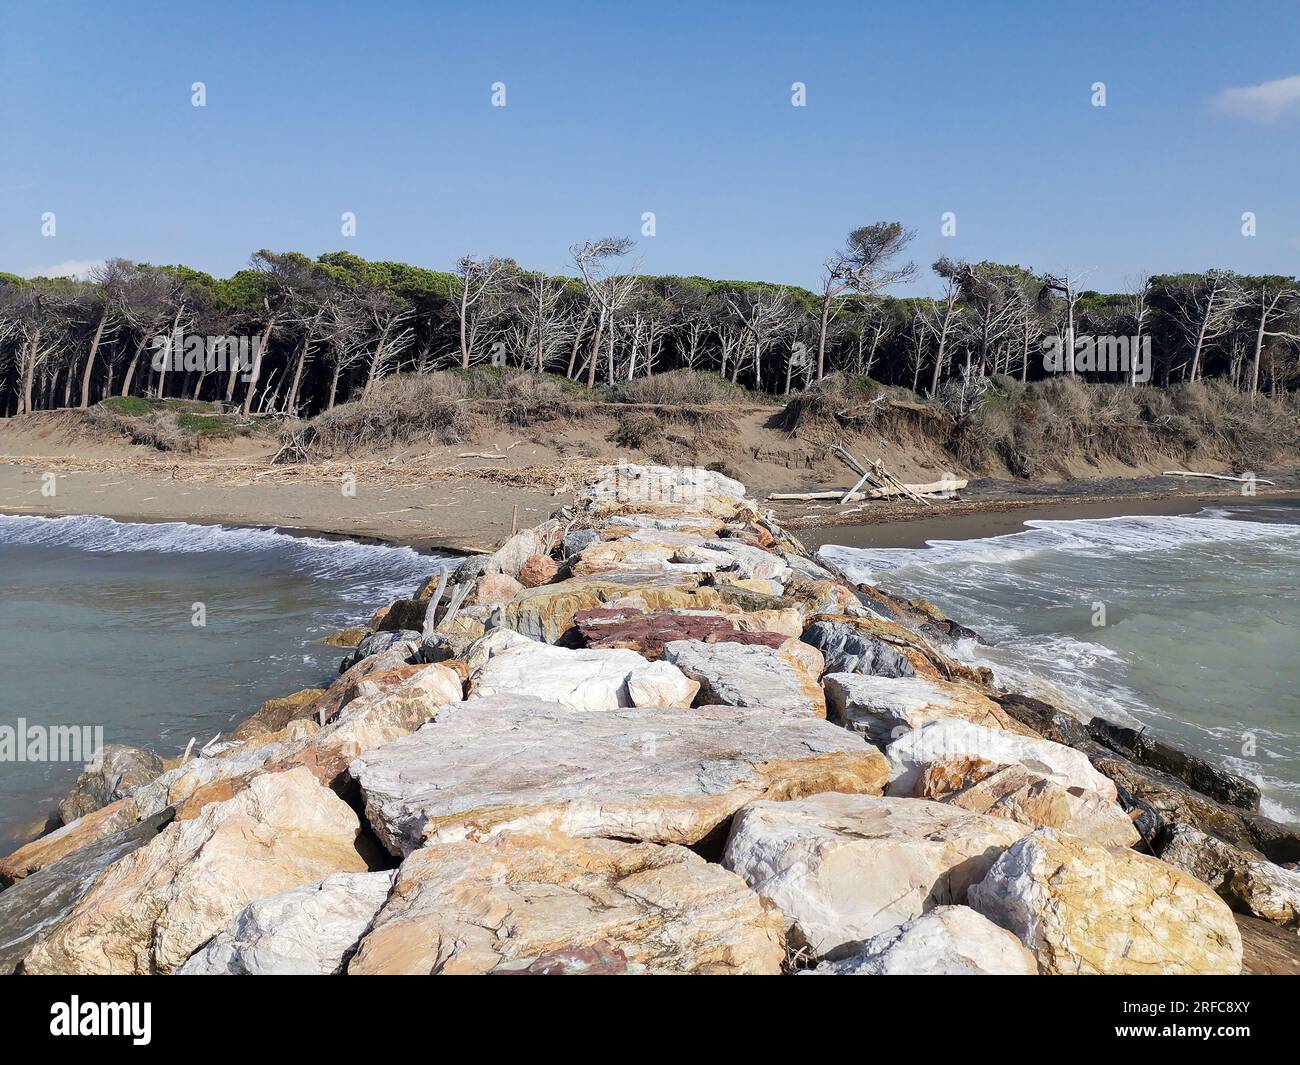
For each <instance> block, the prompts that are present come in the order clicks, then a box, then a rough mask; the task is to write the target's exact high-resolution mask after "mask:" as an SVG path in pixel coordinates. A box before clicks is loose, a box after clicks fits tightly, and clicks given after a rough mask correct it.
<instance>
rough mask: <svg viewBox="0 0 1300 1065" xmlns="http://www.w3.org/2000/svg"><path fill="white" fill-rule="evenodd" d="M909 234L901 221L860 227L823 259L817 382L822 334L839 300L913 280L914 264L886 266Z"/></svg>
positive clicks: (821, 371)
mask: <svg viewBox="0 0 1300 1065" xmlns="http://www.w3.org/2000/svg"><path fill="white" fill-rule="evenodd" d="M913 235H914V234H913V232H912V231H911V230H908V229H904V228H903V224H902V223H901V222H877V223H875V224H874V225H870V226H861V227H860V228H858V229H855V230H853V232H852V233H850V234H849V236H848V240H847V242H846V244H845V247H844V248H843V250H841V251H838V252H836V253H835V254H834V255H832V256H831V257H830V258H829V259H827V260H826V263H825V266H824V268H823V270H822V291H821V307H820V317H819V320H818V328H817V380H819V381H820V380H821V379H822V378H823V377H824V376H826V332H827V329H828V328H829V326H830V323H831V319H833V318H834V317H835V315H836V314H838V313H839V308H840V297H841V296H843V295H844V293H846V292H856V293H858V294H859V295H863V296H871V295H874V294H875V293H877V292H880V291H881V290H882V289H885V288H887V287H889V286H890V285H896V284H900V283H901V282H904V281H910V280H911V279H912V278H914V277H915V276H916V266H915V264H913V263H907V264H906V265H905V266H901V267H894V266H891V265H890V263H891V262H892V260H893V259H895V258H896V257H897V256H898V255H900V254H901V253H902V252H903V250H904V249H905V248H906V247H907V245H908V244H909V243H911V240H912V237H913Z"/></svg>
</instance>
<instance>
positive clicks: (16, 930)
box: [0, 807, 176, 975]
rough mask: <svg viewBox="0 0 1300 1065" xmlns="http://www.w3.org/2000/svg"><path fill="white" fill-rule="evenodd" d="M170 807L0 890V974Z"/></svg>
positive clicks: (162, 822) (157, 825) (153, 830)
mask: <svg viewBox="0 0 1300 1065" xmlns="http://www.w3.org/2000/svg"><path fill="white" fill-rule="evenodd" d="M175 813H176V811H175V810H173V809H172V808H171V807H168V808H167V809H166V810H163V811H161V812H160V813H156V814H154V815H153V816H152V817H150V818H147V819H145V820H144V821H141V822H140V823H139V824H137V825H132V826H131V827H130V828H125V829H123V830H122V831H121V832H115V833H114V834H113V835H111V836H105V837H104V838H103V839H98V840H95V841H94V842H93V843H88V844H87V845H86V846H84V847H82V848H81V849H80V850H78V851H76V852H74V853H72V854H69V855H68V856H67V857H65V858H60V859H59V860H58V861H57V862H55V863H54V864H53V865H47V866H46V867H45V868H44V869H40V870H37V871H36V872H35V873H32V875H31V876H27V877H24V878H23V879H22V880H19V881H18V882H17V883H16V884H14V885H13V886H12V887H8V888H5V890H4V891H0V974H4V975H8V974H10V973H12V972H14V970H15V969H16V968H17V967H18V965H19V963H20V962H21V961H22V960H23V958H24V957H26V956H27V954H28V952H29V951H30V950H31V949H32V947H34V946H35V945H36V943H37V941H38V940H39V939H40V938H41V937H42V936H43V935H46V934H48V933H49V932H50V931H51V930H52V929H53V928H54V927H55V926H56V925H57V924H58V923H59V922H60V921H62V920H63V919H64V918H65V917H66V916H67V915H68V914H69V913H70V912H71V911H72V908H73V907H74V906H75V905H76V904H77V903H78V902H79V901H80V899H81V897H82V896H83V895H84V894H85V893H86V892H87V891H89V890H90V887H91V885H92V884H94V882H95V881H96V880H97V879H98V878H99V876H100V874H101V873H103V872H104V870H105V869H107V868H108V867H109V866H110V865H112V864H113V863H114V862H116V861H117V860H118V859H120V858H124V857H126V855H128V854H130V853H131V852H132V851H133V850H135V849H136V848H137V847H142V846H144V845H145V844H146V843H148V842H149V841H150V840H151V839H153V838H154V836H156V835H157V834H158V833H159V832H161V831H162V830H163V829H164V828H166V827H167V825H168V823H170V821H171V819H172V818H173V817H174V816H175Z"/></svg>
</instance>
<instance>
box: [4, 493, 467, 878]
mask: <svg viewBox="0 0 1300 1065" xmlns="http://www.w3.org/2000/svg"><path fill="white" fill-rule="evenodd" d="M446 562H447V559H446V558H445V557H438V556H429V555H422V554H418V553H417V552H415V551H413V550H411V549H410V548H404V547H389V546H384V545H378V544H362V543H355V542H351V541H344V540H327V539H322V538H318V537H306V536H294V535H289V534H286V533H284V532H280V531H274V530H269V529H241V528H224V527H221V526H203V525H189V524H184V523H177V522H167V523H158V524H129V523H120V522H115V521H110V520H109V519H107V518H100V517H67V518H37V517H12V516H3V515H0V727H5V726H8V727H10V728H11V729H12V728H15V727H16V725H17V723H18V721H19V719H22V721H23V722H24V724H25V726H26V727H27V728H28V729H30V728H32V727H35V728H37V729H38V730H39V729H47V730H48V729H51V728H53V727H56V726H64V727H80V726H90V727H95V726H99V727H101V728H102V736H103V741H104V742H105V743H126V744H132V745H134V746H141V747H149V748H151V749H153V750H155V751H157V752H158V753H160V754H164V755H176V754H179V753H180V752H181V751H183V750H184V749H185V746H186V745H187V744H188V743H189V741H190V738H191V737H194V738H195V740H196V746H201V745H203V744H204V743H206V742H208V741H209V740H210V739H212V738H213V736H215V735H216V734H217V733H219V732H227V731H229V730H230V729H231V728H232V726H234V725H235V724H236V723H238V722H239V721H240V720H241V719H243V718H244V717H246V716H247V715H248V714H249V713H251V712H252V711H253V710H256V709H257V707H258V706H259V705H260V704H261V703H262V702H263V701H265V700H266V699H269V698H272V697H275V696H281V695H287V694H289V693H290V692H293V691H295V690H297V689H300V688H306V687H317V686H323V685H325V684H328V683H329V681H330V680H331V678H332V677H334V676H335V675H337V669H338V662H339V659H340V658H341V657H342V656H343V655H345V654H347V653H348V652H347V651H345V650H340V649H338V648H334V647H328V646H325V645H323V644H321V643H320V642H318V641H319V640H320V639H321V638H322V637H323V636H325V635H327V634H328V633H330V632H331V631H333V630H335V629H338V628H341V627H343V626H346V625H352V624H356V623H357V622H359V621H361V620H363V619H365V618H366V617H368V616H369V615H370V613H372V612H373V610H374V608H375V607H376V606H378V605H381V604H383V603H386V602H388V601H389V600H391V599H394V598H397V597H399V596H402V595H409V594H410V593H411V592H412V591H413V590H414V588H415V587H416V586H417V585H418V584H419V582H420V581H421V580H423V578H425V577H426V576H428V575H429V574H430V573H434V572H436V571H437V570H438V569H439V568H440V567H441V566H443V565H445V564H446ZM82 768H83V766H82V765H80V764H77V763H75V762H71V761H52V760H49V758H48V756H47V757H45V759H44V760H37V761H29V760H23V761H17V760H5V761H0V854H5V853H8V852H9V851H10V850H11V849H12V848H13V847H14V846H15V845H16V844H17V843H18V842H21V841H22V840H23V839H25V838H26V837H27V836H29V835H30V834H31V830H32V829H33V828H34V826H35V825H36V824H37V823H39V822H42V821H44V820H45V819H46V817H47V816H48V815H49V814H50V813H51V811H52V810H53V808H54V806H55V804H56V803H57V801H58V799H59V798H60V797H62V795H64V794H65V793H66V792H67V790H68V788H69V787H70V786H71V784H72V783H73V781H74V780H75V779H76V776H77V774H78V773H79V772H80V771H81V769H82Z"/></svg>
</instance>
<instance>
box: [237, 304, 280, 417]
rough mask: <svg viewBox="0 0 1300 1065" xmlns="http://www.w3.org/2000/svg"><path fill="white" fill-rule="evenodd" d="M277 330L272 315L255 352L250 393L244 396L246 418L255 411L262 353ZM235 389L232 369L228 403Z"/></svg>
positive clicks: (249, 376) (250, 371)
mask: <svg viewBox="0 0 1300 1065" xmlns="http://www.w3.org/2000/svg"><path fill="white" fill-rule="evenodd" d="M274 328H275V315H271V317H269V318H268V319H267V320H266V328H265V329H263V330H262V342H261V343H260V344H258V345H257V350H256V351H255V352H253V368H252V369H251V370H249V372H248V391H247V392H246V393H245V394H244V416H245V417H247V416H248V414H249V412H250V411H251V410H252V409H253V394H254V393H255V392H256V391H257V379H258V377H260V376H261V374H262V353H263V352H264V351H266V346H267V344H269V343H270V342H271V330H272V329H274ZM234 387H235V370H234V368H233V367H232V369H231V371H230V384H229V385H228V386H227V387H226V402H227V403H229V402H230V399H231V397H232V396H233V395H234Z"/></svg>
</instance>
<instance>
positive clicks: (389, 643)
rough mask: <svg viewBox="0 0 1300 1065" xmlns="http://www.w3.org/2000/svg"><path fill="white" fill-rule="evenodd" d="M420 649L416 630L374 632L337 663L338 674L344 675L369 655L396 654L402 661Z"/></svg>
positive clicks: (418, 635) (418, 633) (411, 656)
mask: <svg viewBox="0 0 1300 1065" xmlns="http://www.w3.org/2000/svg"><path fill="white" fill-rule="evenodd" d="M419 647H420V631H419V630H418V629H398V630H396V631H394V632H376V633H375V634H374V635H373V636H367V637H366V638H365V639H364V640H362V641H361V642H360V643H359V644H357V646H356V650H354V651H353V652H352V653H351V654H350V655H348V656H347V657H346V658H345V659H343V661H342V662H340V663H339V672H340V673H346V672H347V671H348V670H349V669H351V668H352V667H353V666H355V665H357V664H359V663H361V662H363V661H364V660H365V659H367V658H369V657H370V656H371V655H379V654H383V653H384V652H385V651H393V652H397V653H398V654H399V655H400V658H401V660H402V661H407V660H409V659H411V658H413V657H414V656H415V653H416V652H417V651H418V650H419Z"/></svg>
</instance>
